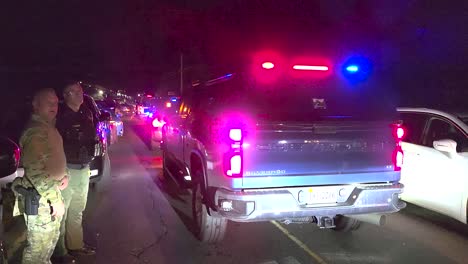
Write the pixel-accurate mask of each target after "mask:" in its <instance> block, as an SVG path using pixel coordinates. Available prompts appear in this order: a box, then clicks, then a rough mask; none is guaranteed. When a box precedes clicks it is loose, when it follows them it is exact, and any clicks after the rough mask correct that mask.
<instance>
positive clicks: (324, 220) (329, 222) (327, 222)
mask: <svg viewBox="0 0 468 264" xmlns="http://www.w3.org/2000/svg"><path fill="white" fill-rule="evenodd" d="M317 226H318V227H320V228H322V229H323V228H333V227H335V221H334V219H333V217H329V216H317Z"/></svg>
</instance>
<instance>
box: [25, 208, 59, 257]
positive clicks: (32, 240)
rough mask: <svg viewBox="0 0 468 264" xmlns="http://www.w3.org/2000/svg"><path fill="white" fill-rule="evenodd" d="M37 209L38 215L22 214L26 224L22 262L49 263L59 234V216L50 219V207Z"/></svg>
mask: <svg viewBox="0 0 468 264" xmlns="http://www.w3.org/2000/svg"><path fill="white" fill-rule="evenodd" d="M43 209H44V210H43V211H44V212H41V208H40V209H39V210H40V211H39V215H24V220H25V222H26V225H27V243H28V244H27V245H26V247H25V248H24V251H23V261H22V263H23V264H43V263H44V264H45V263H47V264H49V263H51V262H50V257H51V256H52V252H53V251H54V248H55V245H56V244H57V240H58V238H59V234H60V221H61V218H57V219H55V221H52V218H51V216H50V211H49V210H50V209H49V208H43Z"/></svg>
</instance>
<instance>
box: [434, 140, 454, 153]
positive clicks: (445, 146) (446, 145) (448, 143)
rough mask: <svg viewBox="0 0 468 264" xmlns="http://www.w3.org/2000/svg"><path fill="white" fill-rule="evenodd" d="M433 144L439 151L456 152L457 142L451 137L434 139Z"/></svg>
mask: <svg viewBox="0 0 468 264" xmlns="http://www.w3.org/2000/svg"><path fill="white" fill-rule="evenodd" d="M433 145H434V148H435V149H436V150H438V151H440V152H446V153H449V154H455V153H457V142H455V141H454V140H452V139H441V140H436V141H434V143H433Z"/></svg>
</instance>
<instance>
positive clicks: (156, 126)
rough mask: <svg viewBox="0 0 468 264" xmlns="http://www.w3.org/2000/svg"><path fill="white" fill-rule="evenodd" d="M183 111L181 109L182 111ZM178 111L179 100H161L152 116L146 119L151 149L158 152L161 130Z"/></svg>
mask: <svg viewBox="0 0 468 264" xmlns="http://www.w3.org/2000/svg"><path fill="white" fill-rule="evenodd" d="M182 110H183V109H182ZM179 111H180V100H178V101H175V100H174V101H171V100H169V99H168V100H161V101H160V102H159V104H158V105H157V108H156V110H155V111H154V113H153V114H152V116H151V118H148V123H147V127H148V131H150V133H151V135H150V138H151V145H150V146H151V149H152V150H160V149H161V142H162V140H163V138H162V130H163V127H164V125H165V124H166V123H167V122H168V121H169V120H171V119H173V118H174V117H176V116H177V113H178V112H179Z"/></svg>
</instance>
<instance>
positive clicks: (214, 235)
mask: <svg viewBox="0 0 468 264" xmlns="http://www.w3.org/2000/svg"><path fill="white" fill-rule="evenodd" d="M192 190H193V193H192V213H193V219H194V221H193V222H194V233H195V236H196V237H197V238H198V239H199V240H200V241H201V242H204V243H218V242H221V241H222V240H223V238H224V235H225V233H226V227H227V219H224V218H215V217H213V216H211V215H209V214H208V209H207V207H206V205H205V204H204V203H203V191H202V189H201V186H200V184H195V185H194V187H193V189H192Z"/></svg>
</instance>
